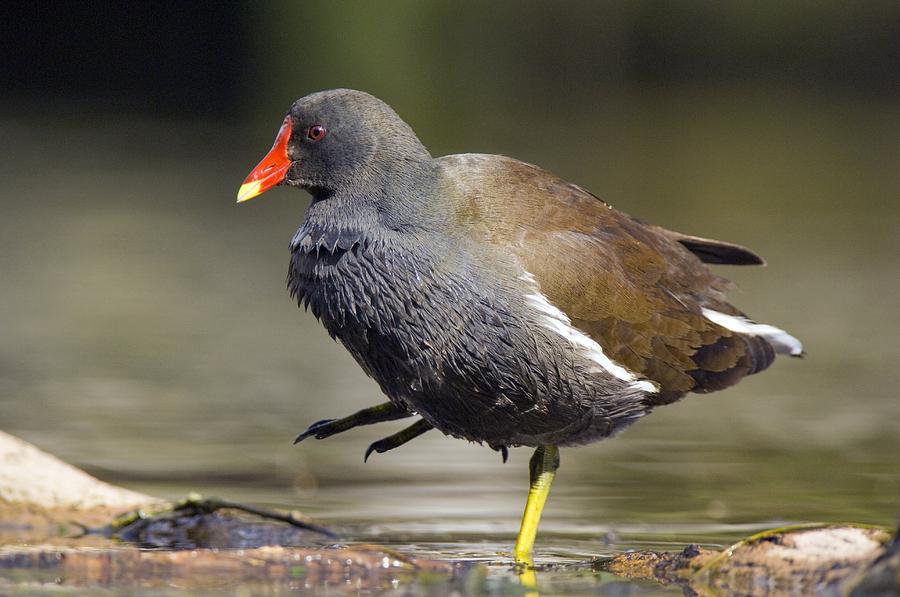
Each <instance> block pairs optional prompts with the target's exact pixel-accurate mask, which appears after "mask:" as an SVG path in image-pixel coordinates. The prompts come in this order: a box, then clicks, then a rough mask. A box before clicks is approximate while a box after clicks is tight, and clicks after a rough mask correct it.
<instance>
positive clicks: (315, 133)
mask: <svg viewBox="0 0 900 597" xmlns="http://www.w3.org/2000/svg"><path fill="white" fill-rule="evenodd" d="M306 136H307V137H309V139H310V141H321V140H322V139H324V138H325V127H324V126H322V125H321V124H314V125H312V126H311V127H309V130H308V131H306Z"/></svg>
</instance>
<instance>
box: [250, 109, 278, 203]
mask: <svg viewBox="0 0 900 597" xmlns="http://www.w3.org/2000/svg"><path fill="white" fill-rule="evenodd" d="M290 138H291V117H290V115H288V116H285V117H284V122H283V123H281V128H280V129H278V136H277V137H275V145H273V146H272V149H270V150H269V153H267V154H266V157H264V158H263V159H262V161H261V162H260V163H258V164H257V165H256V168H254V169H253V171H252V172H251V173H250V175H249V176H248V177H247V178H245V179H244V184H242V185H241V188H240V189H238V196H237V202H238V203H241V202H243V201H247V200H248V199H253V198H254V197H256V196H257V195H262V194H263V193H265V192H266V191H268V190H269V189H271V188H272V187H274V186H275V185H277V184H278V183H279V182H281V181H282V180H284V176H285V174H287V171H288V168H290V167H291V159H290V158H289V157H288V154H287V145H288V141H289V140H290Z"/></svg>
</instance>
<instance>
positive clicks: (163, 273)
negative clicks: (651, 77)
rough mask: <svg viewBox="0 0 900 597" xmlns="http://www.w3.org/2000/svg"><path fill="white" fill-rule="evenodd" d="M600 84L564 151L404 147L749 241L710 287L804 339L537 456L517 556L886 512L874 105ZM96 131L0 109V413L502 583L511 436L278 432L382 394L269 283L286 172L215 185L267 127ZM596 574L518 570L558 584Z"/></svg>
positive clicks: (297, 196) (129, 472) (884, 165)
mask: <svg viewBox="0 0 900 597" xmlns="http://www.w3.org/2000/svg"><path fill="white" fill-rule="evenodd" d="M614 100H615V98H614ZM614 100H610V102H608V104H607V105H606V106H605V108H604V110H603V111H601V112H599V113H596V114H592V115H589V116H588V115H585V118H586V119H587V118H593V120H585V121H584V122H587V123H588V124H587V125H584V126H581V127H579V128H578V129H577V130H575V129H574V127H573V129H572V130H566V129H565V127H566V126H568V125H567V124H566V123H560V124H559V126H560V127H563V128H562V129H561V131H560V133H561V134H560V137H561V139H564V140H566V144H565V149H562V148H561V146H562V145H563V143H562V141H561V142H560V146H555V145H553V144H549V145H548V144H547V143H542V144H535V143H534V142H532V141H529V140H528V139H527V138H521V139H518V138H516V135H515V134H510V135H509V137H506V138H504V137H501V138H499V139H498V140H494V141H489V142H486V143H485V142H484V140H483V139H482V140H481V145H480V146H477V147H473V146H472V145H471V140H466V138H465V135H462V134H461V133H458V134H459V135H460V136H459V137H454V136H453V134H452V133H448V134H447V136H444V137H441V138H439V139H438V140H437V142H436V143H435V142H433V141H432V140H430V139H425V141H426V142H427V143H431V145H432V148H433V149H434V150H435V153H444V152H452V151H458V150H460V149H461V148H466V149H474V150H484V151H496V152H503V153H508V154H513V155H517V156H518V157H521V158H523V159H527V160H529V161H533V162H537V163H541V164H544V165H546V166H548V167H550V168H551V169H553V170H555V171H557V172H558V173H560V174H562V175H564V176H566V177H567V178H570V179H572V180H575V181H576V182H578V183H579V184H582V185H583V186H586V187H588V188H590V189H591V190H593V191H594V192H596V193H597V194H598V195H600V196H603V197H605V198H607V199H609V200H610V201H611V202H612V203H613V204H614V205H616V206H617V207H619V208H620V209H623V210H625V211H628V212H630V213H632V214H634V215H637V216H639V217H642V218H644V219H647V220H651V221H653V222H656V223H659V224H663V225H666V226H669V227H671V228H674V229H678V230H682V231H685V232H689V233H695V234H700V235H704V236H710V237H713V238H723V239H726V240H731V241H734V242H739V243H742V244H746V245H748V246H751V247H753V248H755V249H756V250H758V251H759V252H760V253H762V254H763V255H764V256H765V257H766V258H767V260H768V262H769V265H768V267H766V268H753V269H729V270H722V272H723V273H727V275H729V276H731V277H732V278H733V279H735V280H736V281H737V282H738V285H739V289H738V290H737V291H736V292H734V293H733V294H732V298H733V300H734V302H735V303H736V304H737V305H739V306H740V307H742V308H743V309H745V310H746V311H748V312H749V313H750V314H751V315H753V316H754V317H756V318H757V319H759V320H762V321H766V322H770V323H773V324H776V325H779V326H783V327H785V328H787V329H789V330H790V331H791V332H792V333H794V334H795V335H797V336H798V337H800V338H801V339H803V340H804V343H805V347H806V350H807V353H808V357H807V358H806V359H804V360H796V359H795V360H781V361H780V362H778V363H776V364H775V365H774V367H773V368H772V369H771V370H769V371H767V372H766V373H765V374H763V375H759V376H756V377H754V378H751V379H748V380H746V381H744V382H743V383H741V384H740V385H739V386H738V387H736V388H732V389H730V390H728V391H726V392H724V393H718V394H713V395H708V396H691V397H688V398H687V399H685V400H683V401H682V402H680V403H679V404H676V405H673V406H669V407H664V408H661V409H659V410H658V411H657V412H655V413H653V414H652V415H651V416H650V417H648V418H647V419H646V420H643V421H641V422H639V423H638V424H637V425H635V426H634V427H633V428H632V429H630V430H628V431H627V432H626V433H624V434H623V435H622V436H620V437H619V438H616V439H614V440H610V441H606V442H603V443H601V444H597V445H593V446H589V447H585V448H579V449H564V450H563V451H562V468H561V469H560V473H559V475H558V476H557V481H556V484H555V486H554V488H553V493H552V497H551V499H550V502H549V505H548V507H547V510H546V511H545V514H544V520H543V523H542V526H541V532H540V535H539V538H538V547H537V554H536V555H537V558H538V560H539V561H540V562H546V563H551V562H560V563H566V562H574V561H578V560H583V559H585V558H588V557H593V556H597V555H602V554H608V553H611V552H614V551H619V550H625V549H635V548H643V547H652V548H655V549H661V548H662V549H665V548H672V549H680V548H682V547H683V546H684V545H685V544H687V543H699V544H701V545H709V546H718V545H725V544H728V543H730V542H732V541H734V540H735V539H737V538H739V537H741V536H744V535H747V534H748V533H751V532H753V531H755V530H759V529H762V528H766V527H771V526H773V525H779V524H783V523H786V522H802V521H854V522H869V523H878V524H891V523H892V522H893V520H894V517H895V516H896V515H897V514H898V511H900V508H898V504H900V499H898V498H900V475H898V472H900V468H898V464H900V433H898V422H897V421H898V420H900V402H898V400H897V390H896V388H897V387H900V370H898V368H897V366H896V365H897V362H898V358H897V357H898V347H900V332H898V328H897V325H896V322H895V320H894V319H895V317H894V315H895V314H896V313H897V312H900V299H898V297H900V234H897V232H898V230H900V207H898V202H900V199H898V198H900V171H898V169H897V168H896V164H897V163H900V147H898V145H897V143H896V140H897V139H898V138H900V110H898V107H897V105H896V104H889V103H887V102H885V103H883V104H878V103H873V102H875V100H872V101H870V102H866V103H863V102H861V101H855V100H844V101H835V100H829V101H827V102H826V101H823V100H821V98H816V97H805V96H798V95H784V94H774V93H773V94H769V93H767V92H757V93H754V94H749V95H748V94H735V93H733V92H731V91H729V90H714V91H711V92H694V93H693V94H680V95H679V94H672V95H667V96H664V97H663V96H660V97H648V96H646V95H645V96H642V97H640V98H627V97H623V98H618V99H617V100H615V101H614ZM617 102H618V103H617ZM697 105H703V106H705V111H704V114H703V118H700V119H695V118H693V115H694V110H695V106H697ZM273 122H274V121H273ZM125 124H126V123H122V122H115V121H109V120H107V121H105V122H103V123H96V122H72V121H67V122H57V123H52V125H51V124H48V123H47V122H46V121H37V120H35V121H22V120H15V121H13V120H7V121H3V122H2V123H0V126H2V129H3V131H4V134H5V136H7V138H8V139H9V141H8V142H7V145H8V146H9V147H15V148H16V151H15V152H14V153H13V154H11V155H7V156H4V159H3V160H2V161H0V175H2V179H3V180H4V185H3V189H2V191H0V193H2V196H0V204H2V206H3V217H2V219H0V271H2V275H3V283H2V285H0V329H2V334H3V338H4V342H2V344H0V397H2V400H0V421H2V428H3V429H4V430H5V431H9V432H11V433H14V434H16V435H19V436H21V437H23V438H25V439H27V440H29V441H31V442H33V443H35V444H37V445H38V446H40V447H42V448H44V449H46V450H48V451H50V452H53V453H55V454H57V455H58V456H60V457H61V458H63V459H65V460H67V461H69V462H72V463H73V464H76V465H78V466H81V467H84V468H86V469H87V470H89V471H91V472H93V473H94V474H96V475H98V476H100V477H102V478H104V479H106V480H110V481H113V482H118V483H121V484H124V485H126V486H128V487H132V488H135V489H138V490H142V491H147V492H151V493H156V494H160V495H164V496H168V497H180V496H183V495H184V494H185V493H187V492H188V491H189V490H196V491H200V492H202V493H206V494H216V495H222V496H226V497H229V498H231V499H234V500H245V501H252V502H255V503H260V504H264V505H273V506H283V507H291V508H297V509H301V510H303V511H304V512H306V513H307V514H310V515H312V516H315V517H318V518H320V519H322V520H324V521H325V522H327V523H329V524H332V525H334V526H336V527H337V528H339V529H342V530H343V532H344V534H345V536H346V537H347V538H348V539H349V541H350V542H351V543H352V542H378V543H382V544H388V545H391V546H394V547H395V548H397V549H398V550H400V551H403V552H409V553H415V554H420V555H429V556H434V557H439V558H451V559H466V560H479V561H487V562H491V563H494V564H496V566H495V567H494V568H492V569H493V570H495V571H496V574H498V575H500V576H501V577H504V575H505V574H506V572H505V570H507V568H506V566H505V563H507V562H508V555H507V554H508V550H509V549H510V546H511V544H512V542H513V539H514V536H515V532H516V530H517V527H518V519H519V516H520V514H521V508H522V504H523V501H524V498H525V492H526V484H527V462H528V458H529V453H528V451H527V450H525V449H516V450H512V451H511V455H510V460H509V462H508V463H507V464H502V463H501V460H500V457H499V455H498V454H497V453H496V452H493V451H491V450H489V449H487V448H482V447H478V446H474V445H469V444H465V443H463V442H460V441H457V440H453V439H449V438H444V437H442V436H440V435H439V434H438V433H437V432H434V431H432V432H430V433H428V434H426V435H425V436H423V437H422V438H419V439H417V440H415V441H414V443H412V444H410V445H409V446H405V447H404V448H401V449H399V450H397V451H394V452H390V453H387V454H381V455H379V454H375V455H373V456H372V457H371V458H370V460H369V462H368V463H367V464H363V461H362V455H363V452H364V451H365V448H366V446H367V445H368V444H369V443H370V442H372V441H374V440H377V439H379V438H380V437H383V436H385V435H388V434H389V433H392V432H393V431H396V430H397V429H398V428H400V427H402V426H403V424H404V423H403V422H397V423H387V424H383V425H379V426H377V427H374V428H366V429H360V430H357V431H354V432H351V433H349V434H346V435H342V436H338V437H334V438H331V439H328V440H324V441H321V442H316V441H315V440H307V441H306V442H304V443H303V444H301V445H299V446H292V445H291V440H292V439H293V437H294V436H295V435H296V434H297V433H298V432H299V431H302V430H303V429H305V428H306V426H307V425H308V424H309V423H311V422H313V421H315V420H318V419H321V418H325V417H332V416H336V415H344V414H349V413H350V412H352V411H354V410H357V409H359V408H362V407H364V406H368V405H370V404H373V403H375V402H378V401H381V400H382V398H381V397H380V396H379V392H378V390H377V387H376V386H375V384H374V383H372V382H371V381H369V380H367V379H366V378H365V377H364V375H363V374H362V373H361V372H360V371H359V370H358V369H357V367H356V365H355V364H354V363H353V362H352V361H351V359H350V357H349V356H348V355H346V354H345V353H344V351H343V349H341V348H340V347H339V346H337V345H336V344H334V343H332V342H331V341H330V340H329V339H328V337H327V335H326V334H325V332H324V331H323V330H321V329H320V328H319V326H318V324H317V323H316V322H315V321H314V320H313V319H312V317H311V316H310V315H308V314H304V313H303V312H302V311H299V310H297V308H296V307H295V306H294V305H293V304H292V303H291V301H290V299H289V298H288V296H287V293H286V291H285V290H284V284H283V281H284V276H285V272H286V266H287V242H288V240H289V239H290V237H291V235H292V233H293V230H294V228H295V227H296V226H297V224H298V223H299V221H300V219H301V218H302V213H303V210H304V208H305V205H306V201H307V198H306V197H305V195H303V194H302V193H300V192H297V191H294V190H291V189H279V190H276V191H273V192H271V193H269V194H268V195H266V196H265V197H264V198H261V199H259V200H257V201H254V202H251V203H250V204H247V205H242V206H235V205H234V204H233V197H234V193H235V191H236V188H237V185H238V184H239V183H240V181H241V179H242V178H243V175H244V174H245V172H246V171H247V170H248V168H249V167H251V166H252V165H253V164H254V163H256V160H257V159H258V157H259V154H260V152H261V151H263V150H265V149H266V148H267V147H268V145H269V143H271V138H270V134H272V133H274V128H275V127H274V125H273V126H272V127H269V128H270V129H272V130H269V129H267V128H265V126H262V127H254V128H253V129H252V130H248V129H240V128H233V127H232V128H227V127H224V128H223V125H222V124H221V123H204V122H199V123H192V124H185V123H181V124H177V125H176V124H173V123H170V122H168V123H167V122H134V121H129V122H127V126H128V130H129V134H128V135H123V134H122V131H121V127H122V126H123V125H125ZM275 124H277V123H275ZM414 124H415V123H414ZM496 126H497V127H498V129H499V128H500V127H501V124H497V125H496ZM225 137H227V138H228V140H229V143H228V146H227V147H226V146H223V145H221V139H222V138H225ZM136 139H138V140H139V142H136V141H135V140H136ZM579 139H582V141H581V142H579V141H578V140H579ZM589 142H590V144H591V145H590V151H588V145H589ZM579 143H581V144H582V145H581V146H579ZM198 148H202V151H198ZM608 580H609V579H608V578H607V577H596V576H591V575H588V577H585V576H583V575H571V576H567V575H566V574H565V573H561V572H557V573H546V575H545V578H544V579H543V580H542V582H546V583H559V585H556V584H554V585H553V586H554V590H558V591H559V592H572V593H579V592H590V591H593V590H594V589H596V588H597V587H596V584H597V583H601V582H607V581H608ZM567 583H570V584H567ZM592 587H593V588H592ZM654 590H657V589H654ZM659 590H661V589H659Z"/></svg>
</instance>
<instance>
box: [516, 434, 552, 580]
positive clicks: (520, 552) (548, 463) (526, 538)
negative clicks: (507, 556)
mask: <svg viewBox="0 0 900 597" xmlns="http://www.w3.org/2000/svg"><path fill="white" fill-rule="evenodd" d="M528 467H529V470H530V473H531V488H530V489H529V490H528V501H527V502H526V503H525V513H524V514H523V515H522V526H521V527H520V528H519V537H518V538H517V539H516V547H515V551H514V554H515V558H516V564H519V565H524V566H528V567H530V566H531V565H532V564H533V562H532V559H531V553H532V551H533V550H534V538H535V536H536V535H537V529H538V523H540V521H541V512H542V511H543V510H544V504H545V503H546V502H547V496H548V495H549V494H550V485H551V484H552V483H553V477H555V476H556V469H558V468H559V448H557V447H556V446H540V447H539V448H538V449H537V450H535V451H534V455H533V456H532V457H531V461H530V462H529V464H528Z"/></svg>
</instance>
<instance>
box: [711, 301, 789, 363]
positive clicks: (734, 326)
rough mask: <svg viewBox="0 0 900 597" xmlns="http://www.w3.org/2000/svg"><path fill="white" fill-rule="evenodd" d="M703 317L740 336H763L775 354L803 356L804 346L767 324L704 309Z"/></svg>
mask: <svg viewBox="0 0 900 597" xmlns="http://www.w3.org/2000/svg"><path fill="white" fill-rule="evenodd" d="M703 316H704V317H705V318H707V319H708V320H710V321H711V322H713V323H715V324H717V325H720V326H722V327H723V328H725V329H728V330H731V331H732V332H737V333H739V334H748V335H750V336H762V337H763V338H765V339H766V340H767V341H768V342H769V344H771V345H772V348H774V349H775V352H777V353H781V354H789V355H792V356H798V355H801V354H803V345H802V344H801V343H800V340H797V339H796V338H794V337H793V336H791V335H790V334H788V333H787V332H786V331H784V330H782V329H780V328H777V327H775V326H774V325H768V324H765V323H754V322H752V321H750V320H749V319H747V318H746V317H739V316H736V315H726V314H725V313H721V312H719V311H713V310H712V309H703Z"/></svg>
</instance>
